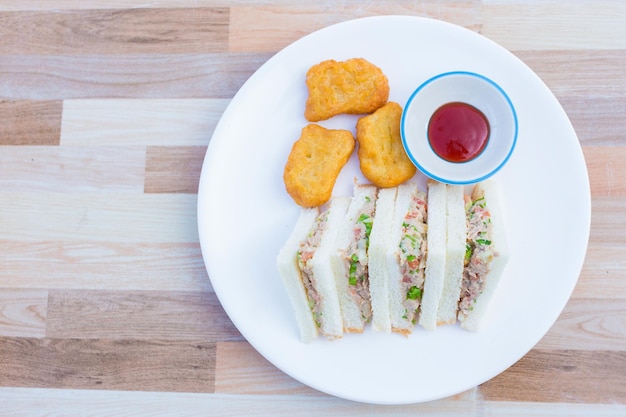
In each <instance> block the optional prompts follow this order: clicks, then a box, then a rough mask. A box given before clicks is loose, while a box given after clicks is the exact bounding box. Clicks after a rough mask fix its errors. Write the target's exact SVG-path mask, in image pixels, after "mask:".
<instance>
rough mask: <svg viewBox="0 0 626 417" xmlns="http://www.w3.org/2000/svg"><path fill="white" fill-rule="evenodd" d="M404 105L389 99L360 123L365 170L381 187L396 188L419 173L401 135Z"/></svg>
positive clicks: (363, 166)
mask: <svg viewBox="0 0 626 417" xmlns="http://www.w3.org/2000/svg"><path fill="white" fill-rule="evenodd" d="M401 117H402V107H401V106H400V105H399V104H398V103H394V102H389V103H387V104H385V105H384V106H383V107H381V108H380V109H378V110H376V112H374V113H372V114H370V115H368V116H363V117H361V118H360V119H359V120H358V122H357V125H356V137H357V142H358V143H359V150H358V155H359V164H360V166H361V172H362V173H363V175H364V176H365V178H367V179H368V180H370V181H371V182H372V183H374V184H375V185H377V186H379V187H383V188H387V187H395V186H396V185H399V184H402V183H403V182H404V181H406V180H408V179H410V178H411V177H413V175H415V172H416V171H417V168H416V167H415V165H413V163H412V162H411V160H410V159H409V157H408V156H407V154H406V152H405V150H404V147H403V146H402V139H401V138H400V119H401Z"/></svg>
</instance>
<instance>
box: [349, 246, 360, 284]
mask: <svg viewBox="0 0 626 417" xmlns="http://www.w3.org/2000/svg"><path fill="white" fill-rule="evenodd" d="M358 264H359V257H358V256H356V254H353V255H352V257H351V258H350V271H349V273H348V283H349V284H350V285H356V268H357V265H358Z"/></svg>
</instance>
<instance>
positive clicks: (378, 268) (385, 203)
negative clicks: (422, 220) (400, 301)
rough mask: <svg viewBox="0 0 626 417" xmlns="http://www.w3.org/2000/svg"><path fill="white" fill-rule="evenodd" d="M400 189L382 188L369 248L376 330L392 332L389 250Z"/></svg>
mask: <svg viewBox="0 0 626 417" xmlns="http://www.w3.org/2000/svg"><path fill="white" fill-rule="evenodd" d="M397 193H398V187H392V188H381V189H380V191H378V198H377V199H376V221H375V222H374V225H373V227H372V234H371V235H370V246H369V279H370V297H371V302H372V328H373V329H374V330H375V331H382V332H386V333H390V332H391V315H390V313H389V285H388V283H389V279H390V278H389V276H390V272H389V270H388V268H387V250H388V246H389V240H390V238H389V236H390V235H391V228H392V227H393V224H394V219H395V217H394V207H395V204H396V194H397Z"/></svg>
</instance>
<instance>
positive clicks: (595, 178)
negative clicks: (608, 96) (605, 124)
mask: <svg viewBox="0 0 626 417" xmlns="http://www.w3.org/2000/svg"><path fill="white" fill-rule="evenodd" d="M624 106H625V107H624V108H626V101H625V102H624ZM622 135H626V131H624V129H622ZM625 138H626V136H625ZM619 140H620V141H621V142H622V143H624V138H621V139H619ZM583 152H584V154H585V161H586V163H587V170H588V171H589V183H590V185H591V194H592V195H594V196H595V195H600V196H608V197H610V196H625V195H626V164H624V161H625V160H626V146H585V147H583Z"/></svg>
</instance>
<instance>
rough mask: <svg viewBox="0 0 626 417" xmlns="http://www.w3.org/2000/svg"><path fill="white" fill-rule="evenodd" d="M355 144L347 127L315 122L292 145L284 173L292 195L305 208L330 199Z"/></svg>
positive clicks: (304, 129) (305, 128) (303, 130)
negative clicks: (342, 127)
mask: <svg viewBox="0 0 626 417" xmlns="http://www.w3.org/2000/svg"><path fill="white" fill-rule="evenodd" d="M354 147H355V140H354V136H352V133H351V132H350V131H348V130H330V129H326V128H324V127H322V126H319V125H316V124H309V125H307V126H305V127H304V128H303V129H302V133H301V135H300V138H299V139H298V140H297V141H296V142H295V143H294V144H293V147H292V148H291V152H290V154H289V157H288V158H287V164H286V165H285V170H284V173H283V181H284V183H285V189H286V190H287V192H288V193H289V195H290V196H291V197H292V198H293V199H294V201H295V202H296V203H297V204H298V205H300V206H302V207H318V206H321V205H322V204H324V203H326V202H328V200H330V197H331V195H332V191H333V188H334V186H335V182H336V181H337V177H338V176H339V172H340V171H341V168H343V166H344V165H345V164H346V162H348V159H349V158H350V155H351V154H352V151H353V150H354Z"/></svg>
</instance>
